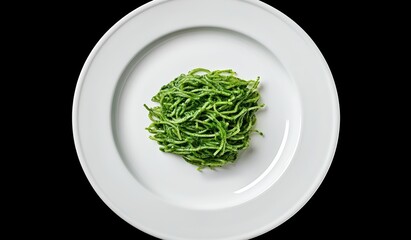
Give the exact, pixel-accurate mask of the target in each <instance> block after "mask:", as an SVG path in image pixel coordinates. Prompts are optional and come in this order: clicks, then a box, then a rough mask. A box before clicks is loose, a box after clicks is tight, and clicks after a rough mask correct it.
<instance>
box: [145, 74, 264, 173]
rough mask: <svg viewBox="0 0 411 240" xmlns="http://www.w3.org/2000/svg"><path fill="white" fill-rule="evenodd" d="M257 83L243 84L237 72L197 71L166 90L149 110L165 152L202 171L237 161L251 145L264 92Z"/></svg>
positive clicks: (152, 129) (154, 132)
mask: <svg viewBox="0 0 411 240" xmlns="http://www.w3.org/2000/svg"><path fill="white" fill-rule="evenodd" d="M258 85H259V77H258V78H257V79H256V80H249V81H246V80H242V79H240V78H238V77H236V73H235V72H234V71H233V70H217V71H209V70H207V69H204V68H196V69H194V70H192V71H190V72H188V74H181V75H180V76H178V77H177V78H175V79H174V80H173V81H171V82H170V83H168V84H167V85H165V86H163V87H162V88H161V89H160V91H159V92H158V93H157V95H155V96H154V97H153V98H152V101H153V102H157V103H159V104H160V105H159V106H156V107H152V108H150V107H148V106H147V105H146V104H144V107H145V108H146V109H147V110H148V111H149V115H148V116H149V118H150V119H151V121H152V123H151V124H150V126H149V127H147V128H146V129H147V130H148V131H149V132H150V133H151V134H152V135H151V136H150V138H151V139H152V140H155V141H157V142H158V143H159V144H160V145H161V146H160V150H161V151H163V152H168V153H174V154H178V155H181V156H182V157H183V158H184V160H185V161H187V162H188V163H191V164H194V165H196V166H198V169H199V170H201V169H203V168H206V167H209V168H211V169H214V168H216V167H221V166H224V165H226V164H229V163H233V162H234V161H235V160H236V159H237V155H238V152H239V151H240V150H242V149H245V148H247V147H248V146H249V144H250V143H249V142H250V134H251V133H252V132H257V133H259V134H261V135H262V133H261V132H259V131H257V130H255V129H253V127H254V125H255V123H256V115H255V113H256V112H257V111H258V110H259V109H260V108H262V107H264V104H259V99H260V93H259V92H258V90H257V87H258Z"/></svg>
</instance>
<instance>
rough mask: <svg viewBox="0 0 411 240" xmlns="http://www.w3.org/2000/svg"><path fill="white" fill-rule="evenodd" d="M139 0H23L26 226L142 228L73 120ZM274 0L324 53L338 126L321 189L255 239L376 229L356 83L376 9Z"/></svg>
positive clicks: (83, 231)
mask: <svg viewBox="0 0 411 240" xmlns="http://www.w3.org/2000/svg"><path fill="white" fill-rule="evenodd" d="M141 4H142V2H141V3H138V2H131V3H130V2H128V3H127V2H120V1H113V2H109V3H98V2H95V3H93V4H90V3H89V2H88V4H84V3H73V2H66V3H58V4H52V5H49V4H47V5H46V4H41V3H35V4H32V5H30V4H29V5H25V7H24V9H25V11H24V14H23V15H25V17H26V20H27V21H26V22H25V24H24V25H21V26H20V25H18V24H16V26H20V27H19V28H16V29H17V30H15V31H17V32H18V33H19V35H23V36H24V37H25V39H30V41H26V40H24V39H23V40H22V41H23V42H25V43H26V44H25V45H26V47H27V48H28V49H30V51H29V52H28V53H26V54H25V58H24V59H25V60H24V61H25V62H24V63H25V65H29V67H30V70H27V72H29V73H30V74H29V75H30V78H29V79H26V80H28V81H27V82H25V86H26V89H27V90H28V92H30V90H31V88H33V89H34V88H36V89H39V88H40V89H42V90H41V91H40V92H37V93H36V94H34V96H32V95H30V97H28V100H29V101H28V102H26V103H25V104H27V103H29V105H30V100H34V99H35V100H39V104H36V107H35V109H36V111H35V112H37V113H34V114H32V113H30V114H29V113H27V117H29V118H30V119H32V122H33V123H32V124H31V125H30V126H28V127H29V128H30V129H31V130H33V129H34V132H33V133H30V134H29V135H30V136H29V139H30V141H31V142H32V143H33V144H29V145H32V146H33V147H32V149H31V148H30V147H29V148H28V150H27V151H28V152H29V155H30V156H31V157H30V158H24V159H26V160H25V161H24V166H25V167H24V168H25V170H26V171H28V172H30V173H31V174H30V176H33V177H30V178H29V179H27V180H26V181H25V184H24V185H22V186H25V187H24V188H25V189H26V190H24V191H22V192H23V195H24V196H25V198H24V201H23V202H22V204H21V205H23V206H24V207H23V208H22V209H23V210H22V213H21V214H23V216H29V217H25V218H24V219H26V221H30V222H32V223H31V224H29V225H31V226H32V228H30V230H27V231H29V232H30V233H31V234H34V235H38V236H45V237H46V236H49V237H61V236H67V237H77V236H84V237H93V238H98V237H116V238H126V237H133V238H135V237H142V236H148V235H147V234H145V233H143V232H141V231H139V230H137V229H136V228H134V227H132V226H131V225H129V224H128V223H126V222H125V221H123V220H122V219H121V218H120V217H118V216H117V215H116V214H115V213H114V212H112V211H111V210H110V209H109V208H108V207H107V206H106V205H105V204H104V203H103V201H102V200H101V199H100V198H99V197H98V196H97V194H96V193H95V192H94V190H93V188H92V187H91V185H90V184H89V182H88V180H87V178H86V176H85V175H84V173H83V170H82V168H81V166H80V163H79V161H78V158H77V154H76V151H75V147H74V142H73V137H72V125H71V111H72V100H73V95H74V90H75V86H76V83H77V79H78V76H79V74H80V71H81V68H82V66H83V64H84V62H85V60H86V58H87V56H88V55H89V53H90V52H91V50H92V48H93V47H94V45H95V44H96V43H97V41H98V40H99V39H100V38H101V37H102V36H103V34H104V33H105V32H106V31H107V30H108V29H109V28H110V27H111V26H112V25H113V24H115V23H116V22H117V21H118V20H120V19H121V18H122V17H123V16H125V15H126V14H128V13H129V12H131V11H132V10H134V9H135V8H137V7H139V6H140V5H141ZM271 5H272V6H273V7H275V8H277V9H278V10H280V11H281V12H283V13H284V14H286V15H287V16H289V17H290V18H291V19H293V20H294V21H295V22H296V23H297V24H299V25H300V26H301V27H302V28H303V29H304V30H305V31H306V32H307V33H308V35H310V37H311V38H312V39H313V40H314V42H315V43H316V44H317V46H318V47H319V49H320V50H321V52H322V54H323V55H324V57H325V59H326V60H327V62H328V65H329V67H330V69H331V71H332V73H333V76H334V79H335V84H336V86H337V91H338V94H339V101H340V109H341V127H340V137H339V142H338V147H337V151H336V154H335V157H334V160H333V163H332V165H331V168H330V169H329V172H328V174H327V176H326V178H325V179H324V181H323V183H322V185H321V186H320V187H319V189H318V190H317V192H316V193H315V194H314V196H313V197H312V198H311V199H310V201H309V202H308V203H307V204H306V205H305V206H304V207H303V208H302V209H301V210H300V211H299V212H298V213H296V214H295V215H294V216H293V217H292V218H290V219H289V220H288V221H286V222H285V223H283V224H282V225H280V226H279V227H277V228H275V229H274V230H272V231H270V232H268V233H266V234H264V235H262V236H260V237H258V238H257V239H266V238H285V237H287V238H294V237H300V236H301V235H302V236H304V237H307V238H311V237H313V238H314V237H315V238H330V237H333V236H340V237H353V236H358V235H361V236H368V235H370V233H371V232H375V231H376V228H377V226H378V224H377V223H378V222H379V220H378V219H379V217H380V215H381V213H382V212H384V211H386V210H381V209H378V208H376V207H375V205H373V204H372V202H371V201H370V200H369V198H368V196H370V195H371V196H376V195H377V194H376V193H375V191H374V185H375V182H373V181H372V180H371V179H370V178H369V177H366V176H364V169H363V168H362V166H364V165H365V164H364V162H367V164H368V163H370V161H371V159H370V156H369V155H367V154H366V153H364V144H363V143H364V141H365V140H366V137H365V135H367V133H369V132H370V131H371V130H370V129H372V127H371V126H369V125H367V124H364V123H363V121H362V119H363V117H364V116H365V115H367V114H368V113H369V112H372V107H365V106H366V105H367V103H369V102H370V101H371V100H370V99H367V98H361V96H362V93H363V91H362V89H361V85H360V84H359V82H364V81H365V82H370V80H369V79H368V78H366V77H365V75H364V73H363V71H364V70H361V69H364V68H365V66H364V61H365V57H364V56H365V55H366V54H367V53H368V52H370V49H371V48H372V47H371V46H372V43H370V42H369V41H368V40H366V36H368V35H370V34H373V28H374V26H375V23H374V22H373V21H374V20H373V19H372V18H370V17H367V14H364V13H366V12H368V11H372V8H371V7H370V6H365V7H364V6H359V5H358V4H354V3H348V2H340V3H338V2H334V1H328V3H317V2H312V1H309V3H308V2H307V1H301V2H299V1H281V2H280V1H278V2H274V3H272V4H271ZM29 30H30V31H29ZM33 30H34V31H33ZM12 40H13V39H12ZM16 41H18V40H17V38H16ZM20 41H21V39H20ZM27 42H30V44H27ZM27 45H28V46H27ZM20 62H21V60H20ZM20 69H21V68H20ZM27 72H26V73H27ZM16 74H20V73H18V72H17V73H15V75H16ZM354 99H355V100H354ZM359 99H361V101H358V100H359ZM32 107H33V106H31V108H32ZM358 125H361V131H358V130H359V126H358ZM18 153H19V154H20V153H21V150H20V152H18ZM369 171H371V170H369ZM27 202H29V203H27ZM376 209H378V211H377V210H376ZM239 221H247V219H239ZM370 222H373V224H372V225H369V223H370ZM33 223H34V224H33ZM374 223H375V224H374ZM17 224H20V225H24V226H25V225H26V222H25V221H21V220H20V221H18V222H17ZM22 229H26V228H25V227H24V228H22ZM377 229H378V231H383V228H377ZM15 233H16V234H22V233H24V231H17V232H15ZM153 239H154V238H153Z"/></svg>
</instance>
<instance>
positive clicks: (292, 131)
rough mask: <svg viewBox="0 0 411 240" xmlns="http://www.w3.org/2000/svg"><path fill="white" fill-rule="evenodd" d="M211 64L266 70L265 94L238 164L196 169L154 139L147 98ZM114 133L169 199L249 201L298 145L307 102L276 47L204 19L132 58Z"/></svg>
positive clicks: (147, 181) (152, 186) (131, 161)
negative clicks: (203, 23)
mask: <svg viewBox="0 0 411 240" xmlns="http://www.w3.org/2000/svg"><path fill="white" fill-rule="evenodd" d="M197 67H203V68H208V69H210V70H217V69H233V70H234V71H236V72H237V74H238V76H239V77H240V78H242V79H255V78H256V77H257V76H260V77H261V84H260V85H261V86H260V93H261V95H262V97H261V102H262V103H265V104H266V108H265V109H263V110H260V111H259V112H258V113H257V125H256V128H257V129H259V130H260V131H262V132H263V133H264V137H261V136H259V135H258V134H254V135H253V136H252V138H251V144H250V147H249V148H248V149H247V150H245V151H244V152H242V153H241V154H240V155H239V157H238V159H237V162H236V163H235V164H233V165H230V166H227V167H224V168H219V169H216V170H209V169H204V170H203V171H202V172H199V171H197V170H196V166H193V165H190V164H188V163H186V162H185V161H184V160H183V159H182V157H181V156H177V155H174V154H169V153H163V152H161V151H160V150H159V149H158V148H159V145H158V144H157V143H156V142H155V141H152V140H150V139H149V138H148V137H149V135H150V134H149V133H148V132H147V131H146V130H145V128H146V127H147V126H148V125H149V124H150V120H149V119H148V117H147V115H148V112H147V110H146V109H145V108H144V107H143V104H147V105H149V106H155V105H156V103H153V102H151V98H152V97H153V96H154V95H155V94H156V93H157V92H158V91H159V90H160V88H161V87H162V86H163V85H165V84H167V83H168V82H170V81H172V80H173V79H174V78H175V77H177V76H178V75H180V74H181V73H187V72H188V71H190V70H191V69H194V68H197ZM112 120H113V125H112V126H113V134H114V137H115V141H116V145H117V148H118V150H119V153H120V155H121V157H122V160H123V162H124V164H125V166H126V167H127V169H128V170H129V171H130V173H131V174H132V175H133V176H134V178H135V179H136V181H138V182H139V183H140V184H141V185H143V186H144V187H145V188H146V189H148V190H149V191H151V192H152V193H153V194H156V195H158V196H159V197H161V198H163V199H164V200H165V201H167V202H169V203H171V204H176V205H179V206H183V207H186V208H194V209H216V208H224V207H230V206H235V205H238V204H241V203H244V202H246V201H248V200H250V199H252V198H255V197H257V196H258V195H259V194H261V193H263V192H264V191H265V190H266V189H267V188H269V187H270V186H271V185H272V184H274V183H275V182H276V181H277V180H278V179H279V178H280V176H281V174H282V173H283V172H284V171H285V170H286V168H287V166H288V165H289V163H290V161H291V160H292V156H293V154H294V152H295V149H296V147H297V143H298V139H299V133H300V127H301V108H300V103H299V98H298V93H297V90H296V88H295V86H294V83H293V81H292V79H291V78H290V76H289V75H288V74H287V71H286V69H285V68H284V67H283V66H282V64H281V63H280V62H279V61H278V59H277V58H276V57H275V54H274V53H272V52H270V51H269V50H268V49H267V48H265V47H264V46H263V45H261V44H260V43H259V42H258V41H256V40H254V39H252V38H250V37H248V36H246V35H243V34H240V33H237V32H233V31H231V30H225V29H221V28H213V27H201V28H193V29H186V30H181V31H178V32H173V33H170V34H168V35H165V36H163V37H161V38H159V39H158V40H156V41H154V42H152V43H151V44H149V45H148V46H147V47H146V48H144V49H143V50H142V51H141V52H139V53H136V56H135V57H134V58H133V59H132V60H131V61H130V64H129V65H128V66H127V68H126V69H125V71H124V73H123V75H122V77H121V79H119V83H118V86H117V89H116V94H115V97H114V103H113V109H112Z"/></svg>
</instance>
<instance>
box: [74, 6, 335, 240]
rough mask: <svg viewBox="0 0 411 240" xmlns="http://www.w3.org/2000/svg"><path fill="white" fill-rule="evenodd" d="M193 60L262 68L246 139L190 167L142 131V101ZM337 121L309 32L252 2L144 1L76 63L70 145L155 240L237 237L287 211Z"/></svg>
mask: <svg viewBox="0 0 411 240" xmlns="http://www.w3.org/2000/svg"><path fill="white" fill-rule="evenodd" d="M197 67H203V68H208V69H210V70H217V69H233V70H235V71H236V72H237V74H238V76H239V77H240V78H243V79H255V78H256V77H257V76H260V78H261V87H260V93H261V96H262V97H261V102H263V103H265V104H266V108H265V109H263V110H261V111H259V112H258V114H257V119H258V120H257V126H256V128H257V129H259V130H261V131H262V132H264V137H261V136H259V135H258V134H255V135H253V136H252V139H251V146H250V147H249V149H247V150H246V151H244V152H243V153H241V154H240V156H239V158H238V160H237V161H236V163H235V164H233V165H230V166H227V167H223V168H219V169H216V170H209V169H204V170H203V171H202V172H200V171H197V170H196V167H195V166H192V165H190V164H188V163H186V162H185V161H184V160H182V158H181V157H179V156H176V155H173V154H167V153H163V152H161V151H159V150H158V147H159V146H158V144H157V143H156V142H154V141H152V140H150V139H149V138H148V136H149V133H148V132H147V131H146V130H145V127H147V126H148V125H149V124H150V120H149V119H148V117H147V110H146V109H145V108H144V107H143V104H148V105H149V106H150V105H151V106H153V105H154V104H153V103H152V102H151V97H152V96H154V95H155V94H156V93H157V92H158V90H159V89H160V88H161V86H163V85H165V84H167V83H168V82H170V81H171V80H173V79H174V78H175V77H176V76H178V75H179V74H181V73H187V72H188V71H189V70H191V69H193V68H197ZM338 131H339V106H338V98H337V93H336V89H335V85H334V82H333V78H332V75H331V72H330V70H329V68H328V66H327V63H326V62H325V60H324V58H323V57H322V55H321V53H320V51H319V50H318V48H317V47H316V46H315V44H314V43H313V41H312V40H311V39H310V38H309V37H308V35H307V34H306V33H305V32H304V31H303V30H302V29H301V28H300V27H299V26H298V25H297V24H295V23H294V22H293V21H292V20H290V19H289V18H288V17H286V16H285V15H284V14H282V13H280V12H279V11H277V10H275V9H274V8H272V7H270V6H269V5H267V4H264V3H262V2H259V1H251V0H242V1H238V0H224V1H221V0H208V1H200V0H179V1H153V2H150V3H147V4H145V5H143V6H142V7H140V8H138V9H136V10H134V11H133V12H131V13H130V14H128V15H127V16H125V17H124V18H123V19H121V20H120V21H119V22H118V23H116V24H115V25H114V26H113V27H112V28H111V29H110V30H109V31H108V32H107V33H106V34H105V35H104V36H103V37H102V39H101V40H100V41H99V42H98V43H97V45H96V46H95V48H94V49H93V51H92V52H91V54H90V56H89V57H88V59H87V61H86V63H85V64H84V67H83V69H82V71H81V74H80V77H79V81H78V84H77V88H76V92H75V96H74V104H73V133H74V139H75V144H76V149H77V152H78V156H79V159H80V162H81V165H82V167H83V169H84V172H85V174H86V175H87V177H88V179H89V181H90V183H91V185H92V186H93V188H94V189H95V190H96V192H97V194H98V195H99V196H100V197H101V198H102V199H103V201H104V202H105V203H106V204H107V205H108V206H109V207H110V208H111V209H112V210H113V211H114V212H115V213H117V214H118V215H119V216H120V217H122V218H123V219H124V220H126V221H127V222H129V223H130V224H132V225H133V226H135V227H137V228H139V229H140V230H142V231H145V232H147V233H149V234H151V235H153V236H156V237H159V238H163V239H164V238H166V239H245V238H252V237H255V236H257V235H260V234H263V233H265V232H267V231H269V230H271V229H273V228H275V227H276V226H278V225H279V224H281V223H282V222H284V221H286V220H287V219H288V218H290V217H291V216H292V215H293V214H294V213H296V212H297V211H298V210H299V209H300V208H301V207H302V206H303V205H304V204H305V203H306V202H307V201H308V199H309V198H310V197H311V196H312V195H313V194H314V192H315V190H316V189H317V188H318V186H319V185H320V183H321V181H322V179H323V178H324V176H325V174H326V172H327V170H328V168H329V166H330V164H331V161H332V158H333V154H334V152H335V148H336V145H337V139H338Z"/></svg>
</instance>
